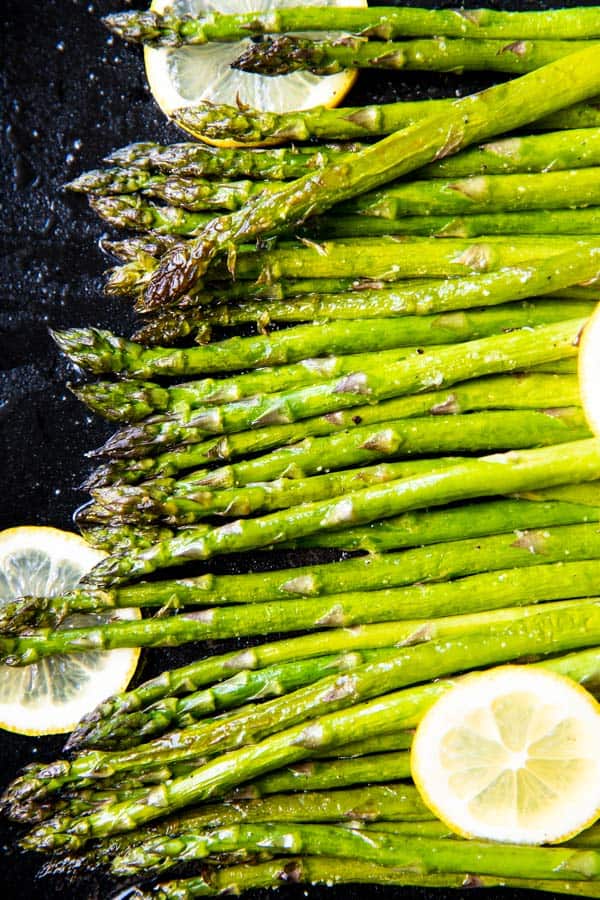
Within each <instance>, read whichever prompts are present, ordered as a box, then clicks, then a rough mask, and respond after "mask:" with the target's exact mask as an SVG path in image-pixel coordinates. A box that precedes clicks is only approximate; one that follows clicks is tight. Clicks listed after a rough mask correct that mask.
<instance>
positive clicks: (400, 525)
mask: <svg viewBox="0 0 600 900" xmlns="http://www.w3.org/2000/svg"><path fill="white" fill-rule="evenodd" d="M528 499H534V498H531V497H529V496H528ZM463 508H464V511H465V521H464V523H461V522H460V521H458V520H457V521H456V525H455V522H454V518H455V513H456V509H455V508H454V507H450V508H449V509H445V510H443V511H442V512H436V511H435V510H434V511H432V512H431V513H423V512H417V513H405V514H404V515H403V516H398V517H395V518H391V519H386V520H384V521H382V522H374V523H372V524H371V525H368V526H366V527H364V528H349V529H343V530H342V531H339V532H336V531H334V532H332V533H327V534H321V535H313V536H312V537H308V538H304V539H302V540H299V541H294V542H291V543H290V544H288V545H285V544H284V545H283V546H284V547H286V546H287V547H291V548H293V549H303V548H304V549H305V548H308V547H330V548H332V547H335V548H339V549H346V550H367V551H369V552H387V551H390V550H396V549H398V548H399V547H405V546H411V544H412V541H413V535H414V534H416V535H417V536H418V538H420V539H421V540H422V542H423V543H432V542H435V541H437V540H441V541H444V540H447V539H455V540H459V539H460V538H461V537H466V536H467V534H472V533H474V534H478V533H483V534H485V533H491V532H492V531H494V530H496V531H503V530H507V529H508V528H510V527H513V528H519V527H520V528H521V529H523V528H535V527H540V526H548V525H556V524H568V523H571V522H576V521H584V522H585V521H592V520H595V519H596V518H597V516H598V509H596V508H594V506H593V504H591V503H586V502H585V500H584V501H583V503H578V502H566V503H562V502H561V503H552V502H548V501H547V500H546V499H545V498H544V499H542V498H540V500H539V501H538V502H537V503H529V502H523V500H498V501H491V502H488V503H481V502H480V503H477V504H475V505H469V504H463V507H461V510H459V512H460V514H461V516H462V509H463ZM496 511H498V516H499V518H498V520H497V521H496ZM480 513H482V514H483V517H482V519H481V520H480V518H479V514H480ZM505 517H506V519H505ZM442 519H443V521H442ZM446 520H447V523H448V528H447V530H446V531H445V529H444V526H445V524H446ZM483 523H485V524H483ZM486 528H487V529H488V530H487V531H486V530H485V529H486ZM455 529H456V530H455ZM482 529H483V530H482ZM175 534H176V532H175V531H174V530H173V529H169V528H156V527H154V528H153V527H151V526H147V527H146V528H143V527H142V528H139V527H138V528H133V527H131V526H121V527H120V528H102V527H97V528H86V529H85V531H84V536H85V538H86V540H89V541H90V543H91V544H92V546H97V547H99V548H100V549H104V550H106V551H107V552H120V553H125V552H133V551H136V550H145V549H147V548H148V547H149V546H150V545H151V544H153V543H157V542H159V541H162V540H166V539H167V538H172V537H174V536H175ZM167 584H170V585H172V584H173V582H168V583H167ZM139 587H141V586H139ZM122 590H125V591H126V590H127V588H125V589H122ZM132 590H135V587H134V588H132ZM173 590H175V588H173ZM105 593H106V592H102V594H101V597H102V598H104V596H105ZM112 595H113V592H109V594H108V596H109V598H110V599H109V601H108V605H109V606H112V605H113V600H112ZM92 596H93V597H94V598H95V600H94V601H93V602H96V603H98V605H103V603H104V600H102V602H100V599H99V598H98V596H97V594H95V593H93V595H92ZM116 596H117V597H119V596H120V593H119V589H117V590H116ZM40 602H41V601H40V598H24V599H23V600H22V601H21V602H19V603H18V605H17V606H16V607H15V612H14V614H15V616H16V622H17V625H18V623H19V621H24V622H25V621H28V619H29V617H30V616H31V615H37V610H38V608H40V614H41V615H43V614H44V611H45V607H44V608H41V607H39V604H40ZM167 602H168V596H167V599H166V600H165V601H163V602H162V603H161V602H158V600H157V602H156V603H153V602H151V601H149V603H148V605H157V606H160V605H164V603H167ZM31 603H33V610H31V609H30V604H31ZM173 604H174V605H175V607H176V606H177V599H176V598H175V599H174V600H173ZM117 605H120V606H136V605H140V606H144V605H146V600H145V598H144V599H143V600H141V601H140V599H138V598H137V595H134V596H133V597H132V598H131V599H130V600H129V602H127V603H126V602H123V603H117ZM42 606H43V603H42ZM51 614H52V615H53V616H54V615H55V613H54V611H53V610H52V612H51ZM22 615H23V616H24V618H23V619H22V618H21V616H22Z"/></svg>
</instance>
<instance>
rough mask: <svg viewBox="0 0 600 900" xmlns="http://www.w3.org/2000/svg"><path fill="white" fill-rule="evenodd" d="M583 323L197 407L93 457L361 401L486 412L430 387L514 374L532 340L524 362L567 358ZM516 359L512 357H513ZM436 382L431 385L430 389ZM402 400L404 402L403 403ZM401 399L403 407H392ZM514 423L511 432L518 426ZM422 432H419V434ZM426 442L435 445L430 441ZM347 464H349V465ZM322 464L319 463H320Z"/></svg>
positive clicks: (133, 452) (155, 422) (136, 452)
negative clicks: (544, 357)
mask: <svg viewBox="0 0 600 900" xmlns="http://www.w3.org/2000/svg"><path fill="white" fill-rule="evenodd" d="M584 322H585V320H581V319H569V320H567V321H566V322H562V323H560V322H559V323H558V325H547V326H538V327H536V328H531V331H530V332H529V334H527V333H526V332H525V331H522V332H519V331H515V332H512V333H510V334H502V335H498V336H493V337H490V338H481V339H479V340H472V341H468V342H465V343H460V344H458V345H457V346H456V347H454V346H452V347H441V348H432V349H431V350H430V351H429V352H427V353H425V352H423V353H421V354H420V355H419V354H415V355H413V356H409V357H408V358H406V359H402V358H400V359H398V360H397V361H395V362H393V363H390V364H388V366H387V369H386V370H385V371H384V374H382V371H381V368H380V367H379V368H378V367H377V366H376V365H374V364H371V365H369V366H365V365H363V366H362V367H361V368H360V369H357V370H355V371H354V372H352V373H350V374H349V375H345V376H343V377H342V378H340V379H332V380H327V381H319V382H316V383H314V384H310V385H308V386H306V387H299V388H297V389H294V388H291V389H290V390H287V391H281V392H279V393H273V394H262V395H261V394H259V395H257V396H256V397H254V398H248V399H247V400H240V401H238V402H237V403H230V404H223V405H222V406H214V407H205V408H198V409H196V410H194V412H193V416H192V417H191V419H189V422H188V423H186V422H185V421H182V420H181V419H179V418H178V417H177V416H172V417H166V418H164V419H162V418H161V417H156V418H151V419H150V420H147V421H144V422H142V423H135V424H132V425H129V426H126V427H124V428H123V429H121V430H120V431H118V432H116V434H115V435H113V437H111V438H109V440H108V441H107V442H106V443H105V444H104V445H103V446H102V447H101V448H100V449H99V450H98V451H96V452H97V453H98V454H104V455H109V456H133V457H139V456H148V455H151V454H152V453H153V452H156V449H161V448H164V447H169V446H171V447H172V446H174V445H176V444H181V443H183V444H193V443H198V441H201V440H202V439H205V438H207V437H208V436H210V435H211V434H212V435H215V434H234V433H236V432H243V431H245V430H247V429H254V428H256V429H261V428H263V427H266V426H272V425H289V424H292V423H294V422H299V421H300V420H302V419H309V418H316V417H318V416H323V415H326V414H332V413H334V412H337V411H340V410H344V409H353V408H355V407H358V406H359V405H360V404H361V402H362V403H364V400H365V397H368V398H369V400H370V402H372V403H375V402H377V401H384V400H394V399H395V398H397V401H396V403H394V404H390V405H389V406H386V407H385V409H384V410H382V411H381V414H384V413H388V414H391V415H394V416H396V417H397V418H402V419H404V418H409V417H414V416H418V415H419V414H423V413H425V414H427V413H428V412H429V413H431V412H433V414H437V415H438V416H441V415H442V414H444V413H445V412H450V413H454V412H455V411H456V410H460V409H461V404H462V408H466V409H482V408H483V409H486V408H489V407H490V406H492V407H493V405H494V397H493V396H492V397H491V398H489V399H487V398H484V397H483V396H482V393H481V388H482V387H484V385H483V384H479V383H478V384H477V385H476V386H475V388H474V389H473V390H472V391H470V389H469V387H468V386H465V388H464V390H462V389H459V390H460V393H457V398H456V400H455V398H453V397H448V396H447V393H446V395H444V391H443V390H438V391H437V392H435V395H433V394H432V392H431V388H432V387H437V384H441V385H443V384H444V383H445V384H447V385H452V384H456V383H457V382H461V381H463V380H465V379H468V378H469V374H472V376H473V378H476V377H478V376H485V375H487V374H490V370H491V371H494V370H495V371H496V372H502V371H503V367H504V371H506V370H507V369H509V367H510V368H511V369H514V368H520V366H519V365H518V363H517V364H516V365H515V363H516V361H517V359H519V358H520V359H522V360H523V362H525V364H526V361H525V353H526V351H525V349H524V348H525V347H526V344H527V343H530V344H534V343H535V337H537V336H538V335H539V338H540V346H539V347H535V346H534V347H533V348H531V350H530V357H531V356H533V354H534V353H537V354H539V356H542V355H543V354H544V353H546V354H547V355H548V357H550V355H551V354H552V353H554V355H555V356H562V357H568V356H570V355H572V353H573V352H574V350H575V348H574V346H573V343H572V341H573V338H574V337H576V329H574V328H573V326H574V324H579V325H582V324H583V323H584ZM577 330H578V329H577ZM560 331H562V334H560ZM563 335H566V336H567V337H569V336H570V338H571V343H570V344H569V343H567V341H565V340H564V338H563ZM546 337H547V338H548V345H547V346H544V345H542V344H541V342H542V341H543V340H544V338H546ZM550 341H551V342H552V343H550ZM561 345H562V346H561ZM488 347H489V352H490V353H492V352H496V356H495V357H490V356H489V355H488V356H486V353H487V352H488ZM511 347H512V348H514V351H515V355H514V356H513V357H509V356H508V354H507V351H509V350H510V348H511ZM528 349H529V348H528ZM451 350H454V353H451V352H450V351H451ZM458 351H462V352H463V353H464V354H465V355H464V356H460V355H459V352H458ZM467 354H468V355H467ZM517 354H519V355H518V356H517ZM469 366H470V367H471V373H469V371H468V369H469ZM486 369H487V371H486ZM432 371H433V372H434V373H435V380H434V378H433V377H432V374H431V373H432ZM436 381H437V384H436V383H435V382H436ZM421 392H423V395H424V398H425V399H423V397H421V396H414V395H419V394H420V393H421ZM407 394H408V395H410V396H408V397H407V396H406V395H407ZM403 397H404V402H400V401H401V398H403ZM446 403H447V404H448V406H447V407H445V406H444V404H446ZM499 405H500V406H503V405H504V404H503V403H502V402H500V403H499ZM519 405H520V404H519ZM557 416H558V417H560V416H562V418H563V419H565V421H566V420H568V419H569V418H570V419H571V420H572V421H573V424H575V425H576V426H577V425H581V422H578V421H576V420H577V413H576V412H575V411H571V412H569V413H564V414H557ZM573 417H574V418H573ZM387 418H388V415H386V416H385V420H387ZM495 418H497V419H498V420H499V421H502V417H500V416H495ZM505 418H506V421H509V419H510V417H509V416H506V417H505ZM530 418H531V419H532V422H533V421H535V417H534V416H531V417H530ZM474 421H478V420H474ZM338 424H339V423H338ZM356 424H358V425H361V424H362V422H361V421H360V420H359V421H358V422H357V423H356ZM515 424H516V425H517V426H518V422H517V423H515ZM422 425H423V428H424V429H425V430H426V429H427V428H428V427H429V426H428V425H427V424H426V422H423V423H422ZM452 427H453V426H452V424H449V428H452ZM547 427H548V428H551V427H553V426H551V425H547ZM375 433H382V430H381V429H379V430H378V431H377V430H376V431H375V432H373V429H372V428H371V431H370V432H369V434H371V435H374V434H375ZM425 433H427V432H426V431H425ZM275 434H276V433H272V434H271V435H267V438H270V437H274V436H275ZM361 434H362V432H361ZM366 434H367V433H366V432H365V435H364V436H365V440H366V439H367V436H366ZM347 437H348V439H349V440H353V437H352V435H348V436H347ZM433 437H434V438H435V435H434V436H433ZM345 439H346V436H345V435H344V437H341V438H340V440H342V441H344V440H345ZM315 440H316V439H315ZM444 440H445V439H444V436H443V433H442V428H441V426H440V443H439V447H440V448H443V447H444V446H446V445H445V443H444ZM378 443H379V444H381V443H382V441H381V440H379V441H378ZM388 443H389V442H388ZM319 446H327V442H326V441H325V442H323V441H322V442H321V444H319ZM436 446H437V445H436ZM464 446H465V445H464V444H460V445H459V448H458V449H464ZM259 449H260V445H259V446H257V447H256V450H257V451H258V450H259ZM305 449H306V450H307V451H311V447H310V445H307V446H306V448H305ZM363 449H364V450H369V449H372V450H374V451H377V450H382V451H383V452H384V454H385V453H388V454H389V453H390V452H395V451H396V450H397V449H398V444H396V445H395V446H381V447H378V446H376V445H375V444H374V445H373V446H371V447H367V446H365V447H364V448H363ZM446 449H448V448H447V447H446ZM455 449H456V447H455ZM282 452H283V453H284V456H285V455H287V456H289V454H290V453H292V452H293V451H292V450H286V451H282ZM429 452H432V451H429ZM296 453H297V454H298V455H300V454H303V450H302V448H299V449H297V451H296ZM213 458H214V455H213ZM304 458H305V457H304V455H302V459H304ZM369 458H371V459H373V458H374V457H369V454H368V453H367V454H364V455H363V457H362V459H369ZM352 461H353V460H352V459H350V460H349V463H351V462H352ZM300 464H301V461H300V456H298V459H297V465H298V470H299V471H300V469H299V467H300ZM240 465H243V464H240ZM259 465H260V464H259ZM323 465H325V464H324V463H323ZM338 468H339V466H338ZM261 471H262V470H261ZM265 471H268V473H269V474H268V475H267V476H261V477H260V478H258V479H257V480H264V481H268V480H271V479H272V478H274V477H277V475H274V474H272V473H273V472H274V471H275V472H279V470H277V469H275V470H274V469H268V470H265ZM303 471H304V473H305V474H308V473H309V471H315V470H314V469H312V470H309V469H304V470H303ZM202 483H203V484H210V483H212V484H214V485H215V486H227V484H223V483H222V482H221V481H219V480H218V479H216V476H212V475H209V476H208V478H207V480H203V481H202Z"/></svg>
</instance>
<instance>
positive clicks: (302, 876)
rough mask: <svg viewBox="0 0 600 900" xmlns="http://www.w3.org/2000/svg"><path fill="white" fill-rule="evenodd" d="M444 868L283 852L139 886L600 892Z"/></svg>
mask: <svg viewBox="0 0 600 900" xmlns="http://www.w3.org/2000/svg"><path fill="white" fill-rule="evenodd" d="M477 872H478V874H477V875H469V874H457V873H444V874H443V875H423V874H420V873H416V872H414V871H411V872H409V871H401V872H398V870H397V869H395V868H394V867H391V866H379V865H377V863H370V862H364V861H363V860H359V859H356V858H353V859H351V860H350V859H342V860H340V859H336V858H332V857H329V856H302V857H292V858H290V857H278V858H277V859H275V860H273V861H270V862H261V863H255V864H251V865H248V864H243V865H237V866H228V867H226V868H220V869H218V868H214V867H212V868H204V869H203V871H202V874H201V875H197V876H196V877H194V878H187V879H180V880H177V881H169V882H163V883H161V884H158V885H155V887H154V888H153V889H152V891H151V892H144V891H142V890H141V889H139V888H137V889H136V891H137V893H136V898H138V900H192V898H195V897H216V896H220V895H221V894H222V893H223V891H226V892H228V893H233V894H238V893H242V892H243V891H245V890H252V889H253V888H255V889H256V888H277V887H280V886H281V885H284V884H302V883H306V884H311V885H317V884H323V885H327V886H328V887H331V886H332V885H336V884H355V883H356V884H381V885H397V886H399V887H405V888H406V887H420V888H423V889H430V888H471V887H480V888H490V887H499V886H502V887H517V888H524V889H529V890H541V891H553V892H554V893H564V894H572V895H575V896H583V897H595V896H600V891H598V890H597V889H596V886H595V885H594V883H593V882H590V881H583V882H576V881H571V880H569V881H557V880H552V881H543V880H540V879H539V878H537V879H536V880H535V881H531V880H529V881H528V880H527V879H525V878H507V877H506V876H504V875H503V876H500V877H497V876H493V875H483V874H480V873H479V870H477Z"/></svg>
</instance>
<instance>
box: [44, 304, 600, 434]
mask: <svg viewBox="0 0 600 900" xmlns="http://www.w3.org/2000/svg"><path fill="white" fill-rule="evenodd" d="M558 306H559V308H558V309H556V306H554V307H553V310H554V315H553V316H552V318H550V308H551V307H548V306H547V305H546V306H542V305H541V304H540V303H539V302H538V303H537V304H535V305H534V306H533V307H532V309H531V310H530V311H529V310H527V309H526V310H525V311H524V312H525V316H527V315H528V316H529V317H530V318H529V320H528V321H527V326H528V328H529V330H528V331H519V330H517V331H515V332H514V333H512V334H508V335H497V334H493V335H492V336H491V337H484V338H482V339H480V340H478V341H476V340H472V341H470V342H469V346H468V347H463V346H460V347H443V348H439V349H437V350H432V351H430V352H428V353H427V356H426V358H425V360H424V364H423V362H421V363H419V358H418V357H417V358H411V359H409V360H406V361H403V360H401V361H400V362H398V363H396V364H395V365H390V366H389V370H390V373H392V372H393V374H394V376H395V375H396V374H398V375H399V374H400V372H401V371H402V367H404V368H405V369H406V373H407V375H408V373H409V372H410V370H411V369H413V370H414V374H415V375H416V374H417V372H419V366H420V368H421V369H429V372H430V378H431V369H432V368H434V367H435V368H437V367H438V366H439V367H440V368H443V369H446V368H447V369H448V372H443V373H442V374H440V376H439V378H438V379H436V380H437V384H436V381H435V380H434V381H433V382H431V383H430V385H429V386H431V387H433V386H437V387H442V385H443V384H448V383H451V381H450V378H452V380H453V381H458V380H460V377H458V378H457V377H455V374H454V372H452V374H451V375H450V370H451V369H452V365H453V363H454V362H456V363H457V365H456V371H457V372H459V373H460V374H461V375H462V377H463V378H474V377H477V376H479V375H485V374H493V373H494V372H501V371H506V370H507V369H516V368H526V367H527V366H531V365H536V364H538V363H543V362H551V361H553V360H555V359H561V358H564V357H568V356H572V355H574V354H575V348H574V347H573V342H574V341H575V340H576V337H577V334H578V332H579V330H580V329H581V328H582V327H583V325H584V324H585V319H581V318H579V319H577V318H573V319H569V320H567V321H564V322H560V321H559V322H558V323H557V324H551V325H544V326H540V327H538V328H535V329H533V328H531V325H532V318H533V317H535V310H536V309H537V310H538V311H539V310H546V311H547V313H548V318H550V321H554V322H557V313H558V314H560V304H558ZM584 308H585V313H583V314H584V315H586V313H588V312H589V309H590V305H589V304H584ZM569 309H570V310H573V309H577V307H574V306H570V307H569ZM464 315H466V314H460V313H457V314H456V315H454V316H452V315H450V316H448V318H447V320H446V327H445V328H443V327H438V328H437V329H436V324H435V323H436V321H437V317H435V318H434V319H433V320H430V321H429V322H424V321H423V319H422V318H419V317H416V318H415V319H413V320H411V321H410V322H409V323H408V324H407V319H406V318H404V319H365V320H360V321H348V322H346V321H342V322H332V323H330V324H328V325H322V326H317V327H315V326H312V325H298V326H296V327H295V328H288V329H286V330H284V331H279V332H276V333H275V334H272V335H268V336H267V335H257V336H253V337H248V338H244V337H235V338H229V339H228V340H225V341H221V342H220V343H218V344H209V345H206V346H202V347H189V348H185V349H168V348H162V347H157V348H152V349H145V348H142V347H141V346H140V345H139V344H135V343H134V342H133V341H128V340H126V339H125V338H121V337H118V336H117V335H114V334H111V332H109V331H104V330H102V329H99V328H71V329H69V330H68V331H62V332H57V331H54V332H52V336H53V338H54V340H55V341H56V343H57V344H58V346H59V348H60V349H61V350H62V351H63V352H64V353H65V354H66V355H67V356H68V357H69V358H70V359H71V361H72V362H73V363H75V365H78V366H80V367H81V368H83V369H85V370H87V371H91V372H94V373H95V374H104V373H108V372H112V373H115V374H122V375H123V374H126V375H129V376H132V377H135V378H151V377H152V376H153V375H156V374H157V373H158V372H160V374H161V375H170V376H177V375H194V374H201V373H205V372H206V373H212V372H219V371H220V372H224V371H238V370H239V369H242V368H248V369H255V368H258V367H259V366H263V365H265V364H268V365H283V364H285V363H291V362H298V361H299V360H301V359H307V358H308V357H310V356H313V355H314V356H318V355H320V354H325V353H328V352H329V353H334V354H335V353H340V354H343V353H345V352H347V351H348V350H350V351H352V350H353V349H356V347H357V346H360V347H361V349H362V350H363V351H365V352H366V351H367V350H372V351H376V350H379V351H381V350H385V349H393V348H394V347H402V346H404V347H407V346H411V344H412V345H414V343H415V341H414V340H411V339H410V338H411V337H412V338H414V337H416V336H417V335H419V337H421V338H424V337H425V336H426V335H429V342H430V343H432V344H435V343H439V339H440V337H442V336H443V335H446V336H449V338H450V340H452V339H454V340H460V339H461V338H463V335H465V334H466V335H468V334H469V333H473V332H475V333H477V332H476V330H475V329H472V330H471V329H469V328H468V327H467V328H464V329H463V332H462V335H461V334H460V332H459V335H458V337H456V334H457V328H458V326H460V324H461V323H462V322H463V321H464V319H463V316H464ZM471 315H475V314H474V313H472V314H471ZM481 315H484V313H482V314H481ZM485 315H486V316H487V318H484V319H481V316H479V317H477V316H476V318H475V321H476V322H477V323H478V324H479V323H480V322H481V323H485V322H493V323H494V328H495V329H497V328H498V327H500V328H501V327H502V325H498V316H502V315H503V313H502V312H500V313H498V312H497V311H494V310H493V309H489V310H487V311H485ZM516 315H517V313H516V312H515V309H514V307H511V321H514V320H515V318H516ZM563 316H564V312H563ZM541 321H543V318H542V319H541ZM441 324H442V326H443V324H444V320H442V323H441ZM409 326H412V327H410V328H409ZM508 327H515V326H514V325H509V326H508ZM493 330H494V329H492V331H493ZM481 331H482V332H483V333H486V332H485V330H484V327H481ZM489 333H490V332H489V331H488V332H487V334H489ZM463 339H464V338H463ZM538 341H539V343H544V344H547V345H548V346H547V348H546V349H545V352H544V348H538V350H537V352H531V351H532V348H531V346H527V345H528V344H529V345H532V344H533V345H534V349H535V344H536V343H537V342H538ZM513 344H514V346H513ZM505 345H506V351H508V352H509V353H510V354H511V359H512V357H513V356H514V362H512V364H510V363H508V361H507V360H505V359H502V360H501V361H500V362H499V363H498V364H497V365H494V364H493V362H492V361H488V362H486V363H482V361H481V360H480V358H479V353H480V352H481V353H482V354H483V353H488V352H493V351H498V355H499V356H502V354H503V350H504V347H505ZM467 350H468V351H469V354H470V353H472V354H473V357H474V359H475V360H476V361H475V362H474V363H473V364H472V365H471V366H469V365H467V364H466V363H465V361H464V354H465V352H466V351H467ZM519 351H521V352H522V356H521V355H520V354H519ZM457 357H458V360H457V359H456V358H457ZM461 359H462V363H461ZM463 372H464V373H465V374H464V375H463V374H462V373H463ZM448 376H450V377H448ZM406 382H407V386H406V387H404V386H403V387H402V388H401V389H400V390H398V391H397V393H396V394H395V395H394V394H393V393H392V394H388V396H399V395H400V393H402V392H404V393H408V392H411V391H412V392H414V391H416V390H419V389H420V390H424V389H426V387H427V386H428V384H427V381H426V380H425V379H423V378H421V379H419V378H418V377H413V378H412V379H406ZM325 384H326V382H323V385H325ZM331 387H332V388H333V389H336V388H337V383H336V384H335V385H333V383H331ZM341 387H342V383H341V382H340V388H341ZM365 388H366V385H365ZM349 389H350V384H347V385H346V386H345V387H344V390H349ZM338 390H339V388H338ZM363 393H364V390H363ZM371 397H372V399H384V398H385V395H384V394H383V393H382V394H379V395H378V394H372V395H371ZM348 405H351V404H348ZM354 405H358V403H355V404H354ZM341 406H342V407H343V404H341ZM264 424H267V422H265V423H264Z"/></svg>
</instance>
